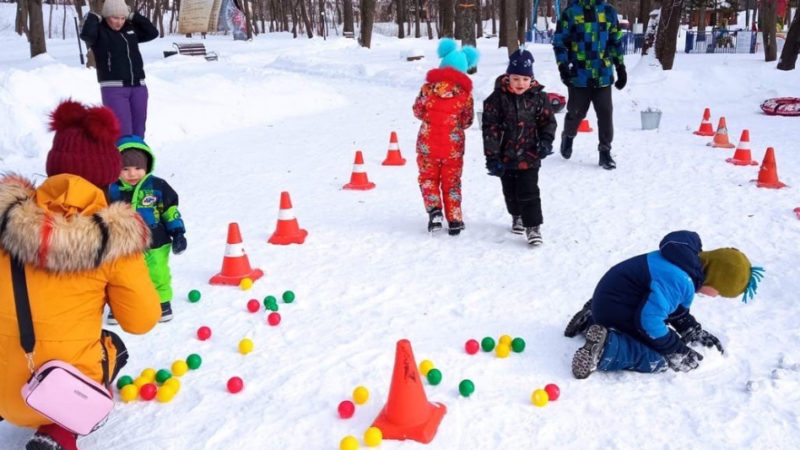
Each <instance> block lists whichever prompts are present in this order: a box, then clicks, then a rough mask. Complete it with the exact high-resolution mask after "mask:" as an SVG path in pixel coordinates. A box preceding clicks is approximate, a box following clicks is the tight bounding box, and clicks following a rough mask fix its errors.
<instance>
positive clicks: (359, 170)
mask: <svg viewBox="0 0 800 450" xmlns="http://www.w3.org/2000/svg"><path fill="white" fill-rule="evenodd" d="M374 187H375V183H370V181H369V178H367V169H365V168H364V155H362V154H361V150H357V151H356V160H355V162H354V163H353V174H352V175H350V182H349V183H347V184H345V185H344V189H355V190H359V191H366V190H369V189H372V188H374Z"/></svg>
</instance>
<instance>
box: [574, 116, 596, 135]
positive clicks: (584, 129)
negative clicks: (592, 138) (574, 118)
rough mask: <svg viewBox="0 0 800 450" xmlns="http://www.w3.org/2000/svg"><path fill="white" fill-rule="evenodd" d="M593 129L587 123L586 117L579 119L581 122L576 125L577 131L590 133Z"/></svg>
mask: <svg viewBox="0 0 800 450" xmlns="http://www.w3.org/2000/svg"><path fill="white" fill-rule="evenodd" d="M592 131H594V130H593V129H592V126H591V125H589V121H588V120H587V119H583V120H581V124H580V125H578V133H591V132H592Z"/></svg>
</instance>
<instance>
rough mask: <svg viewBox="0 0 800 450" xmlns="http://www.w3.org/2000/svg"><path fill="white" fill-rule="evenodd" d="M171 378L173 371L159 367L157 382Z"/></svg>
mask: <svg viewBox="0 0 800 450" xmlns="http://www.w3.org/2000/svg"><path fill="white" fill-rule="evenodd" d="M170 378H172V373H171V372H170V371H169V370H167V369H159V371H158V372H156V382H157V383H159V384H161V383H163V382H165V381H167V380H169V379H170Z"/></svg>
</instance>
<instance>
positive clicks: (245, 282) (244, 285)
mask: <svg viewBox="0 0 800 450" xmlns="http://www.w3.org/2000/svg"><path fill="white" fill-rule="evenodd" d="M239 287H240V288H241V289H242V290H243V291H246V290H248V289H250V288H251V287H253V280H251V279H250V278H242V281H240V282H239Z"/></svg>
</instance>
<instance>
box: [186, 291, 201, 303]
mask: <svg viewBox="0 0 800 450" xmlns="http://www.w3.org/2000/svg"><path fill="white" fill-rule="evenodd" d="M189 301H190V302H192V303H197V302H198V301H200V291H198V290H197V289H192V290H191V291H189Z"/></svg>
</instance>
